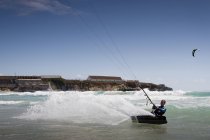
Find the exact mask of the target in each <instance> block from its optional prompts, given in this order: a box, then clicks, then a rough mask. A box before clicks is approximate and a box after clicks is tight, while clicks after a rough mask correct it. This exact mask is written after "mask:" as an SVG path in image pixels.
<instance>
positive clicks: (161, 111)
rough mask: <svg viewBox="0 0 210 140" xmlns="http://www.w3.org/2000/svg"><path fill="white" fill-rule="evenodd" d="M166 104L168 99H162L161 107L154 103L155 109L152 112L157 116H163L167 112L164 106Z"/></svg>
mask: <svg viewBox="0 0 210 140" xmlns="http://www.w3.org/2000/svg"><path fill="white" fill-rule="evenodd" d="M165 104H166V100H161V102H160V106H159V107H157V106H155V105H153V107H152V109H153V111H152V113H153V114H154V115H155V116H157V117H159V116H162V115H163V114H164V113H165V112H166V108H165V107H164V106H165Z"/></svg>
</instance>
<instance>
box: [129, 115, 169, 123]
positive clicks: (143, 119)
mask: <svg viewBox="0 0 210 140" xmlns="http://www.w3.org/2000/svg"><path fill="white" fill-rule="evenodd" d="M131 120H132V122H134V123H148V124H166V123H167V119H166V117H165V116H151V115H139V116H131Z"/></svg>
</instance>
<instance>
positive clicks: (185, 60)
mask: <svg viewBox="0 0 210 140" xmlns="http://www.w3.org/2000/svg"><path fill="white" fill-rule="evenodd" d="M209 7H210V1H209V0H33V1H32V0H0V51H1V55H0V66H1V67H0V75H15V74H16V75H45V74H48V75H54V74H55V75H62V76H63V77H64V78H69V79H86V78H87V76H88V75H114V76H121V77H122V78H123V79H126V80H127V79H138V80H139V81H142V82H152V83H156V84H166V85H167V86H170V87H172V88H173V89H175V90H176V89H183V90H210V73H209V72H210V65H209V60H210V41H209V39H210V26H209V25H210V8H209ZM194 48H199V49H200V51H197V52H196V57H194V58H193V57H192V56H191V51H192V50H193V49H194Z"/></svg>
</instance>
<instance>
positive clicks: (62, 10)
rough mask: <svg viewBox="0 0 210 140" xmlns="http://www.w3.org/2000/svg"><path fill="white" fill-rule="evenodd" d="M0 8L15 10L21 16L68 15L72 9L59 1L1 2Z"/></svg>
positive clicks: (6, 0)
mask: <svg viewBox="0 0 210 140" xmlns="http://www.w3.org/2000/svg"><path fill="white" fill-rule="evenodd" d="M0 8H4V9H10V10H15V11H17V12H18V14H19V15H28V14H32V13H35V12H49V13H53V14H58V15H59V14H68V13H71V12H72V8H71V7H70V6H69V5H67V4H64V3H62V2H61V1H59V0H0Z"/></svg>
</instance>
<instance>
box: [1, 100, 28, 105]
mask: <svg viewBox="0 0 210 140" xmlns="http://www.w3.org/2000/svg"><path fill="white" fill-rule="evenodd" d="M24 102H25V101H0V105H14V104H22V103H24Z"/></svg>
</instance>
